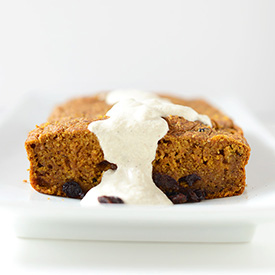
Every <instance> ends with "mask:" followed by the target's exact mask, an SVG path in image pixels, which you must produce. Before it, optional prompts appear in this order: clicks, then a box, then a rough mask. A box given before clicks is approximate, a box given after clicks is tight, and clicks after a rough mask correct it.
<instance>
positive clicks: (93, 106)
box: [25, 93, 250, 204]
mask: <svg viewBox="0 0 275 275" xmlns="http://www.w3.org/2000/svg"><path fill="white" fill-rule="evenodd" d="M158 97H159V98H160V99H161V100H165V101H167V102H171V104H172V103H173V104H176V105H177V106H178V105H181V106H188V107H190V108H192V109H193V110H194V111H196V112H197V113H198V114H203V115H205V116H207V117H208V118H209V121H211V123H209V124H208V125H207V123H205V122H204V121H203V120H199V119H196V120H194V121H192V120H189V119H186V118H184V117H183V116H179V115H167V116H165V117H163V118H162V119H163V120H165V122H166V124H167V126H168V128H167V132H166V134H165V135H164V136H163V137H161V138H160V139H159V140H158V141H157V143H156V151H155V159H153V161H152V172H151V178H152V180H153V182H154V184H155V186H157V188H158V189H159V190H161V191H162V192H163V193H164V194H165V195H166V197H167V198H168V200H169V202H172V203H174V204H179V203H185V202H197V201H201V200H203V199H214V198H222V197H229V196H235V195H240V194H242V193H243V191H244V189H245V185H246V182H245V165H246V164H247V162H248V159H249V155H250V147H249V145H248V143H247V141H246V139H245V137H244V135H243V131H242V129H241V128H239V127H238V126H236V125H235V124H234V122H233V121H232V120H231V119H230V118H229V117H228V116H226V115H225V114H223V113H222V112H221V111H220V110H218V109H216V108H215V107H213V106H211V105H210V104H209V103H207V102H206V101H204V100H200V99H194V100H186V99H181V98H177V97H173V96H171V95H159V96H158ZM112 108H113V103H112V102H108V100H106V93H105V94H104V93H99V94H97V95H94V96H88V97H81V98H75V99H71V100H70V101H68V102H65V103H64V104H61V105H59V106H57V107H56V108H55V109H54V110H53V112H52V113H51V114H50V116H49V118H48V121H47V122H46V123H44V124H42V125H40V126H37V127H36V129H34V130H33V131H31V132H30V133H29V135H28V138H27V140H26V142H25V148H26V151H27V154H28V159H29V161H30V183H31V185H32V187H33V188H34V189H35V190H37V191H38V192H41V193H44V194H48V195H56V196H63V197H73V198H79V199H82V198H83V197H84V200H85V195H86V194H87V193H88V194H89V192H88V191H89V190H92V189H93V187H95V186H99V185H100V183H101V181H102V177H103V175H104V174H107V173H106V171H108V173H109V174H110V173H115V171H118V170H119V167H118V165H117V163H115V162H114V161H110V159H106V158H105V156H104V152H105V151H104V148H102V146H101V145H102V144H103V143H101V141H100V140H99V138H98V136H97V135H96V134H95V133H94V132H92V131H91V130H89V125H93V123H94V122H95V121H103V120H108V119H109V117H108V116H106V113H107V112H108V111H110V110H111V109H112ZM124 124H125V123H124ZM210 124H211V125H210ZM109 134H110V133H108V131H107V132H106V135H109ZM120 135H121V136H120V141H121V142H120V143H123V142H125V144H127V142H126V140H125V139H126V138H127V136H126V135H125V136H124V134H123V133H120ZM121 148H122V149H121V152H122V154H123V150H125V151H127V150H129V148H127V146H126V145H125V148H124V147H123V146H122V147H121ZM137 148H138V146H137ZM130 161H131V160H130ZM115 195H116V194H114V196H110V195H109V194H106V196H104V194H102V196H100V197H99V198H98V201H99V202H101V203H122V202H123V201H124V200H123V198H120V197H119V196H118V197H116V196H115Z"/></svg>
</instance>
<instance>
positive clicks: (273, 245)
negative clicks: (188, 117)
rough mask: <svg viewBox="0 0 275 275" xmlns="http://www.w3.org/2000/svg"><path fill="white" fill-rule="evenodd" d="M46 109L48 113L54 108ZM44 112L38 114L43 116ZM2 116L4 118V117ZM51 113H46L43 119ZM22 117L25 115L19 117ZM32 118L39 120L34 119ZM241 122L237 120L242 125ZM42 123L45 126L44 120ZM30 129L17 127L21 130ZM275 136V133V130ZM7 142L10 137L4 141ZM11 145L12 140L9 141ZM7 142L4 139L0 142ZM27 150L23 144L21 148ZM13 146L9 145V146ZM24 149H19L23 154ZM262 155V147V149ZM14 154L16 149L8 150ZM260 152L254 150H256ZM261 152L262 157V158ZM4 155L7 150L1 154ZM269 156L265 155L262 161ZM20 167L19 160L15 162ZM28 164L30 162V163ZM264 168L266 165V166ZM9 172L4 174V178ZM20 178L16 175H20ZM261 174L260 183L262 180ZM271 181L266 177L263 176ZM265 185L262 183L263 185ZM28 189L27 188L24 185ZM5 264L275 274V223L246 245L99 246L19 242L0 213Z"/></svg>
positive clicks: (61, 269)
mask: <svg viewBox="0 0 275 275" xmlns="http://www.w3.org/2000/svg"><path fill="white" fill-rule="evenodd" d="M51 104H53V102H52V103H50V104H49V106H47V104H45V106H44V107H45V109H47V108H48V109H49V108H50V105H51ZM17 111H19V112H21V114H22V120H27V121H29V120H30V117H32V116H30V115H29V114H28V113H24V112H23V113H22V110H18V109H17ZM38 111H39V108H37V109H33V113H38ZM2 114H3V113H2ZM47 114H48V111H47V113H44V112H43V109H41V112H40V115H39V116H41V117H43V116H44V117H45V116H46V115H47ZM20 117H21V116H20ZM269 117H270V118H272V113H269V115H268V116H267V115H266V114H265V115H264V116H263V118H264V120H263V122H265V123H266V125H267V126H269V128H270V126H272V125H273V128H272V127H271V129H275V125H274V124H272V123H271V122H272V120H271V119H270V120H268V118H269ZM32 119H34V120H36V118H35V117H33V118H32ZM240 119H241V118H237V120H240ZM40 122H41V121H40ZM28 130H30V129H26V128H25V127H21V126H20V124H18V131H19V132H25V134H27V131H28ZM274 136H275V131H274ZM4 138H5V137H4ZM10 138H11V139H10V140H11V143H9V144H15V143H13V141H14V140H12V137H10ZM1 140H2V139H1ZM270 140H272V139H270ZM17 146H18V147H16V148H14V149H15V151H16V150H17V149H18V148H21V149H22V146H23V142H22V144H21V145H20V144H17ZM7 147H8V146H7ZM21 149H20V150H21ZM258 149H259V151H261V150H260V148H258ZM10 150H12V151H13V147H11V148H7V151H10ZM254 150H257V149H256V148H253V151H254ZM259 151H258V153H259ZM1 152H3V151H1ZM265 156H269V152H267V151H266V150H264V151H263V152H262V154H261V159H263V157H265ZM14 161H15V164H16V162H17V160H14ZM271 161H272V162H271V163H270V165H268V167H266V169H265V171H269V172H268V174H269V177H270V178H271V176H272V175H273V174H274V173H273V171H272V165H274V161H273V159H272V160H271ZM26 164H27V163H26ZM260 167H261V169H262V168H265V166H264V164H262V165H261V166H260ZM4 172H5V171H4V170H1V173H2V174H3V173H4ZM21 173H25V175H26V178H27V173H26V171H24V169H23V170H22V169H21V168H19V170H18V174H17V177H18V179H19V180H20V181H21V180H22V174H21ZM15 176H16V174H15ZM261 176H263V175H262V174H260V175H259V176H258V177H257V179H258V180H259V181H260V179H261ZM264 179H265V180H266V175H264ZM260 182H261V181H260ZM23 186H24V184H23ZM0 215H1V220H2V221H5V222H2V223H1V230H0V232H1V234H0V242H1V246H0V259H1V268H2V270H5V274H14V273H15V272H20V274H48V273H50V272H51V273H55V272H58V274H79V273H80V272H81V273H82V274H91V273H96V274H148V273H149V274H182V273H183V272H188V274H202V273H203V274H221V273H222V274H232V273H234V274H274V272H275V263H274V254H275V238H274V230H275V223H274V222H273V221H270V223H267V224H261V225H259V226H258V227H257V228H256V232H255V235H254V238H253V239H252V241H251V242H250V243H244V244H235V243H232V244H222V243H220V244H211V243H208V244H207V243H204V244H202V243H197V244H194V243H193V244H192V243H189V244H187V243H156V242H155V243H142V242H140V243H132V242H100V241H54V240H36V239H32V240H30V239H20V238H16V237H15V232H14V228H13V227H12V220H11V216H9V215H8V214H7V212H6V211H4V210H3V209H1V210H0Z"/></svg>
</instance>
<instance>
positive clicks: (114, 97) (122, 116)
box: [81, 90, 211, 206]
mask: <svg viewBox="0 0 275 275" xmlns="http://www.w3.org/2000/svg"><path fill="white" fill-rule="evenodd" d="M131 92H133V91H131ZM123 93H124V94H128V95H127V96H122V95H121V94H122V92H121V91H119V92H118V90H116V91H114V92H113V93H112V92H110V93H109V94H108V95H107V98H106V100H110V98H111V100H110V101H109V102H116V101H118V103H116V104H115V105H114V106H113V107H112V108H111V109H110V110H109V111H108V112H107V114H106V115H107V116H109V118H108V119H106V120H99V121H95V122H92V123H91V124H90V125H89V127H88V128H89V130H90V131H91V132H93V133H94V134H95V135H96V136H97V138H98V140H99V143H100V146H101V148H102V150H103V153H104V158H105V160H107V161H109V162H111V163H115V164H116V165H117V169H116V170H115V171H113V170H108V171H106V172H105V173H104V174H103V177H102V180H101V183H100V184H99V185H97V186H96V187H94V188H92V189H91V190H90V191H89V192H88V193H87V194H86V196H85V197H84V198H83V199H82V201H81V204H82V205H83V206H91V205H95V204H99V202H98V197H99V196H117V197H119V198H121V199H122V200H123V201H124V203H127V204H172V202H171V201H170V200H169V199H168V198H167V197H166V195H165V194H164V193H163V192H162V191H161V190H160V189H159V188H157V187H156V185H155V184H154V182H153V180H152V162H153V160H154V159H155V155H156V150H157V144H158V141H159V140H160V139H161V138H162V137H164V136H165V134H166V133H167V132H168V130H169V129H168V125H167V122H166V121H165V120H164V119H163V118H162V117H167V116H169V115H175V116H181V117H184V118H185V119H187V120H189V121H196V120H199V121H201V122H203V123H204V124H206V125H209V126H211V121H210V119H209V118H208V117H207V116H205V115H199V114H198V113H197V112H196V111H194V110H193V109H191V108H189V107H185V106H181V105H176V104H172V103H169V102H167V101H165V100H162V99H160V98H157V97H156V96H155V95H153V94H150V93H149V94H146V95H145V93H144V92H137V91H136V90H134V92H133V93H130V92H129V91H124V92H123ZM129 94H130V95H129ZM122 97H126V99H125V98H124V99H121V98H122ZM130 97H132V99H130ZM133 97H134V98H135V99H133ZM107 102H108V101H107ZM109 104H110V103H109Z"/></svg>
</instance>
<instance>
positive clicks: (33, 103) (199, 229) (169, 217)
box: [0, 94, 275, 242]
mask: <svg viewBox="0 0 275 275" xmlns="http://www.w3.org/2000/svg"><path fill="white" fill-rule="evenodd" d="M66 97H68V96H67V95H62V96H59V97H57V96H56V95H53V94H50V95H49V94H48V95H39V96H38V95H37V96H35V95H29V96H26V97H25V98H24V99H21V100H20V101H19V102H18V104H16V105H15V106H14V108H13V109H12V110H11V111H10V113H9V114H8V115H6V116H5V117H4V118H3V119H2V120H1V121H0V133H1V142H0V152H1V155H0V167H1V178H0V207H2V208H4V209H6V210H7V211H10V215H11V216H12V217H13V221H14V228H15V232H16V235H17V236H19V237H28V238H54V239H78V240H118V241H167V242H168V241H172V242H248V241H250V240H251V238H252V237H253V233H254V230H255V228H256V226H257V225H258V224H260V223H263V222H268V221H272V220H274V219H275V178H274V175H275V173H274V170H275V141H274V140H273V138H272V136H271V135H270V134H269V132H268V131H267V130H266V129H265V128H263V127H262V125H261V124H260V123H259V122H258V121H257V120H256V119H255V118H254V117H253V115H252V114H251V113H250V112H249V110H247V109H246V108H244V106H243V105H242V104H241V103H240V102H239V101H237V100H232V99H228V98H226V99H225V98H223V99H220V100H216V102H214V104H216V105H218V107H220V108H221V109H223V110H224V111H225V112H226V113H227V114H229V115H230V116H231V117H233V118H234V119H235V120H236V121H237V123H238V124H239V125H240V126H241V127H242V128H243V129H244V132H245V136H246V138H247V140H248V142H249V144H250V145H251V148H252V153H251V158H250V161H249V164H248V166H247V169H246V170H247V188H246V190H245V192H244V194H243V195H241V196H238V197H232V198H224V199H215V200H208V201H203V202H200V203H192V204H190V203H189V204H183V205H174V206H163V207H161V206H142V207H140V206H139V207H138V206H127V205H106V206H98V207H94V208H83V207H81V205H80V201H79V200H74V199H68V198H58V197H53V196H48V195H43V194H40V193H37V192H36V191H34V190H33V189H32V188H31V187H30V185H29V183H25V182H23V180H27V179H28V172H27V168H28V166H29V164H28V161H27V156H26V153H25V149H24V142H25V139H26V136H27V133H28V131H30V130H32V129H33V128H34V127H35V125H36V124H40V123H41V122H44V121H45V120H46V117H47V115H48V114H49V112H50V110H51V108H52V107H53V106H54V104H55V103H57V102H59V101H60V100H61V99H62V100H63V99H64V98H66ZM211 101H212V103H213V100H211Z"/></svg>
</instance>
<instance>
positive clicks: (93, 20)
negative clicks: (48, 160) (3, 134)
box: [0, 0, 275, 110]
mask: <svg viewBox="0 0 275 275" xmlns="http://www.w3.org/2000/svg"><path fill="white" fill-rule="evenodd" d="M0 3H1V4H0V95H1V97H0V100H1V104H2V105H6V104H9V103H10V102H12V101H13V100H14V97H16V96H17V95H18V94H22V93H24V92H28V91H30V90H32V91H37V92H39V91H53V92H59V91H68V92H74V93H86V92H89V91H96V90H101V89H112V88H130V87H134V88H143V89H147V90H151V89H154V90H165V91H166V90H169V91H182V92H183V93H184V94H187V95H190V96H192V95H198V94H200V95H207V96H218V95H220V94H233V95H237V96H238V97H240V98H242V99H245V100H246V101H248V104H249V106H250V107H251V108H253V109H255V110H262V109H264V110H266V109H273V99H274V87H275V78H274V75H275V51H274V48H275V16H274V12H275V1H265V0H259V1H242V0H237V1H234V0H232V1H203V0H195V1H175V0H169V1H162V0H159V1H157V0H139V1H127V0H116V1H112V0H97V1H95V0H89V1H88V0H79V1H77V0H67V1H65V0H64V1H62V0H48V1H37V0H25V1H24V0H23V1H20V0H9V1H1V2H0ZM5 93H7V94H8V95H7V96H5V97H4V98H3V94H5ZM2 108H3V106H2Z"/></svg>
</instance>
